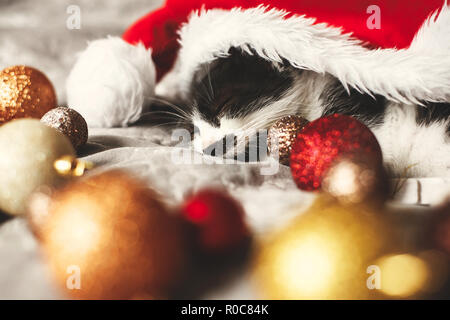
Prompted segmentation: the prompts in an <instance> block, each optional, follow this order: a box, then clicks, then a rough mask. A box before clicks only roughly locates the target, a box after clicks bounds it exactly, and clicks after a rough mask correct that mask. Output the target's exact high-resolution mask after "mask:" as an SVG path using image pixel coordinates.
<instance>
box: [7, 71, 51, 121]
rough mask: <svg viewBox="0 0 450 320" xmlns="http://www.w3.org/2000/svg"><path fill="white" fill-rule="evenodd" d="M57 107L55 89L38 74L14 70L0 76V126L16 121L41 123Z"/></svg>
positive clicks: (42, 75) (43, 76) (38, 72)
mask: <svg viewBox="0 0 450 320" xmlns="http://www.w3.org/2000/svg"><path fill="white" fill-rule="evenodd" d="M54 107H56V94H55V90H54V88H53V85H52V84H51V82H50V80H48V78H47V77H46V76H45V75H44V74H43V73H42V72H40V71H39V70H36V69H34V68H31V67H27V66H14V67H9V68H6V69H4V70H3V71H1V72H0V124H1V123H4V122H7V121H9V120H11V119H16V118H37V119H40V118H41V117H42V116H43V115H44V114H45V113H46V112H47V111H49V110H50V109H52V108H54Z"/></svg>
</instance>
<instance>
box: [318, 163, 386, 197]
mask: <svg viewBox="0 0 450 320" xmlns="http://www.w3.org/2000/svg"><path fill="white" fill-rule="evenodd" d="M322 189H323V190H324V191H325V192H327V193H328V194H330V195H332V196H333V197H335V198H337V199H338V200H339V201H340V202H341V203H343V204H352V203H370V204H382V203H383V202H384V200H386V198H387V196H388V194H389V183H388V179H387V175H386V172H385V171H384V168H383V167H382V166H380V165H374V163H372V161H365V160H364V159H361V158H358V157H356V158H355V157H353V158H346V157H342V158H338V159H336V160H335V161H334V162H333V163H332V164H331V165H330V168H329V169H328V170H327V171H326V172H325V174H324V178H323V182H322Z"/></svg>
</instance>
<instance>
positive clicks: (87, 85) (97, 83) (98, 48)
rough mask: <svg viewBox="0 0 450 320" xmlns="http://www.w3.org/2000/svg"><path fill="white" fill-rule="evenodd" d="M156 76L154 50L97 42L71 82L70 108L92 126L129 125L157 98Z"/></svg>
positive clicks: (114, 41)
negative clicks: (145, 104) (147, 101)
mask: <svg viewBox="0 0 450 320" xmlns="http://www.w3.org/2000/svg"><path fill="white" fill-rule="evenodd" d="M155 75H156V71H155V67H154V65H153V62H152V59H151V50H150V49H148V50H147V49H145V47H144V46H143V45H142V44H139V45H130V44H128V43H127V42H125V41H124V40H122V39H121V38H113V37H110V38H107V39H101V40H96V41H93V42H91V43H90V44H89V46H88V47H87V49H86V50H85V51H84V52H83V53H82V54H81V55H80V57H79V58H78V61H77V62H76V64H75V66H74V67H73V69H72V71H71V73H70V75H69V77H68V79H67V83H66V90H67V102H68V106H69V107H71V108H73V109H75V110H76V111H78V112H79V113H80V114H81V115H82V116H83V117H84V118H85V119H86V122H87V123H88V125H89V126H90V127H117V126H126V125H127V124H129V123H133V122H135V121H137V120H138V119H139V116H140V115H141V112H142V107H143V105H144V102H145V100H146V99H147V98H151V97H152V96H153V95H154V89H155V81H156V79H155Z"/></svg>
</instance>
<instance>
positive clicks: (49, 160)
mask: <svg viewBox="0 0 450 320" xmlns="http://www.w3.org/2000/svg"><path fill="white" fill-rule="evenodd" d="M64 155H69V156H75V150H74V149H73V147H72V144H71V143H70V141H69V139H68V138H67V137H65V136H64V135H63V134H61V133H60V132H58V131H56V130H55V129H53V128H49V127H48V126H46V125H44V124H42V123H41V122H39V120H35V119H19V120H13V121H11V122H9V123H6V124H4V125H2V126H1V127H0V172H1V174H0V209H1V210H3V211H5V212H7V213H9V214H13V215H20V214H24V213H25V211H26V207H27V201H28V198H29V196H30V195H31V194H32V192H33V191H35V190H36V189H37V188H39V187H41V186H50V187H53V186H55V185H57V184H58V183H59V182H60V181H62V178H61V176H60V175H59V174H58V173H57V171H56V170H55V169H54V167H53V165H54V161H55V160H56V159H58V158H60V157H61V156H64Z"/></svg>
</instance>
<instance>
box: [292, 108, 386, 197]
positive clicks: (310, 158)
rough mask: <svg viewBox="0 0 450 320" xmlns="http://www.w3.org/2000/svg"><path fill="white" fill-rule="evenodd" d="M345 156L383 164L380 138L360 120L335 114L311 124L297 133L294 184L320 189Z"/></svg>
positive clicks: (293, 157) (301, 187) (293, 149)
mask: <svg viewBox="0 0 450 320" xmlns="http://www.w3.org/2000/svg"><path fill="white" fill-rule="evenodd" d="M343 155H345V156H347V157H350V158H351V157H355V158H357V159H361V158H364V159H370V160H371V161H373V163H374V164H375V165H381V164H382V154H381V148H380V145H379V144H378V141H377V139H376V138H375V136H374V135H373V133H372V132H371V131H370V129H369V128H367V127H366V126H365V125H364V124H362V123H361V122H359V121H358V120H356V119H354V118H352V117H349V116H344V115H339V114H334V115H331V116H326V117H322V118H319V119H317V120H315V121H313V122H311V123H309V124H308V125H306V126H305V127H304V128H303V130H302V131H301V132H300V133H299V134H298V136H297V139H296V141H295V143H294V146H293V148H292V151H291V160H290V163H291V172H292V177H293V178H294V181H295V183H296V184H297V186H298V187H299V188H300V189H302V190H317V189H319V188H320V186H321V183H322V179H323V177H324V174H325V173H326V171H327V170H328V168H329V167H330V165H331V164H332V163H333V161H334V160H336V159H337V158H338V157H341V156H343Z"/></svg>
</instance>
